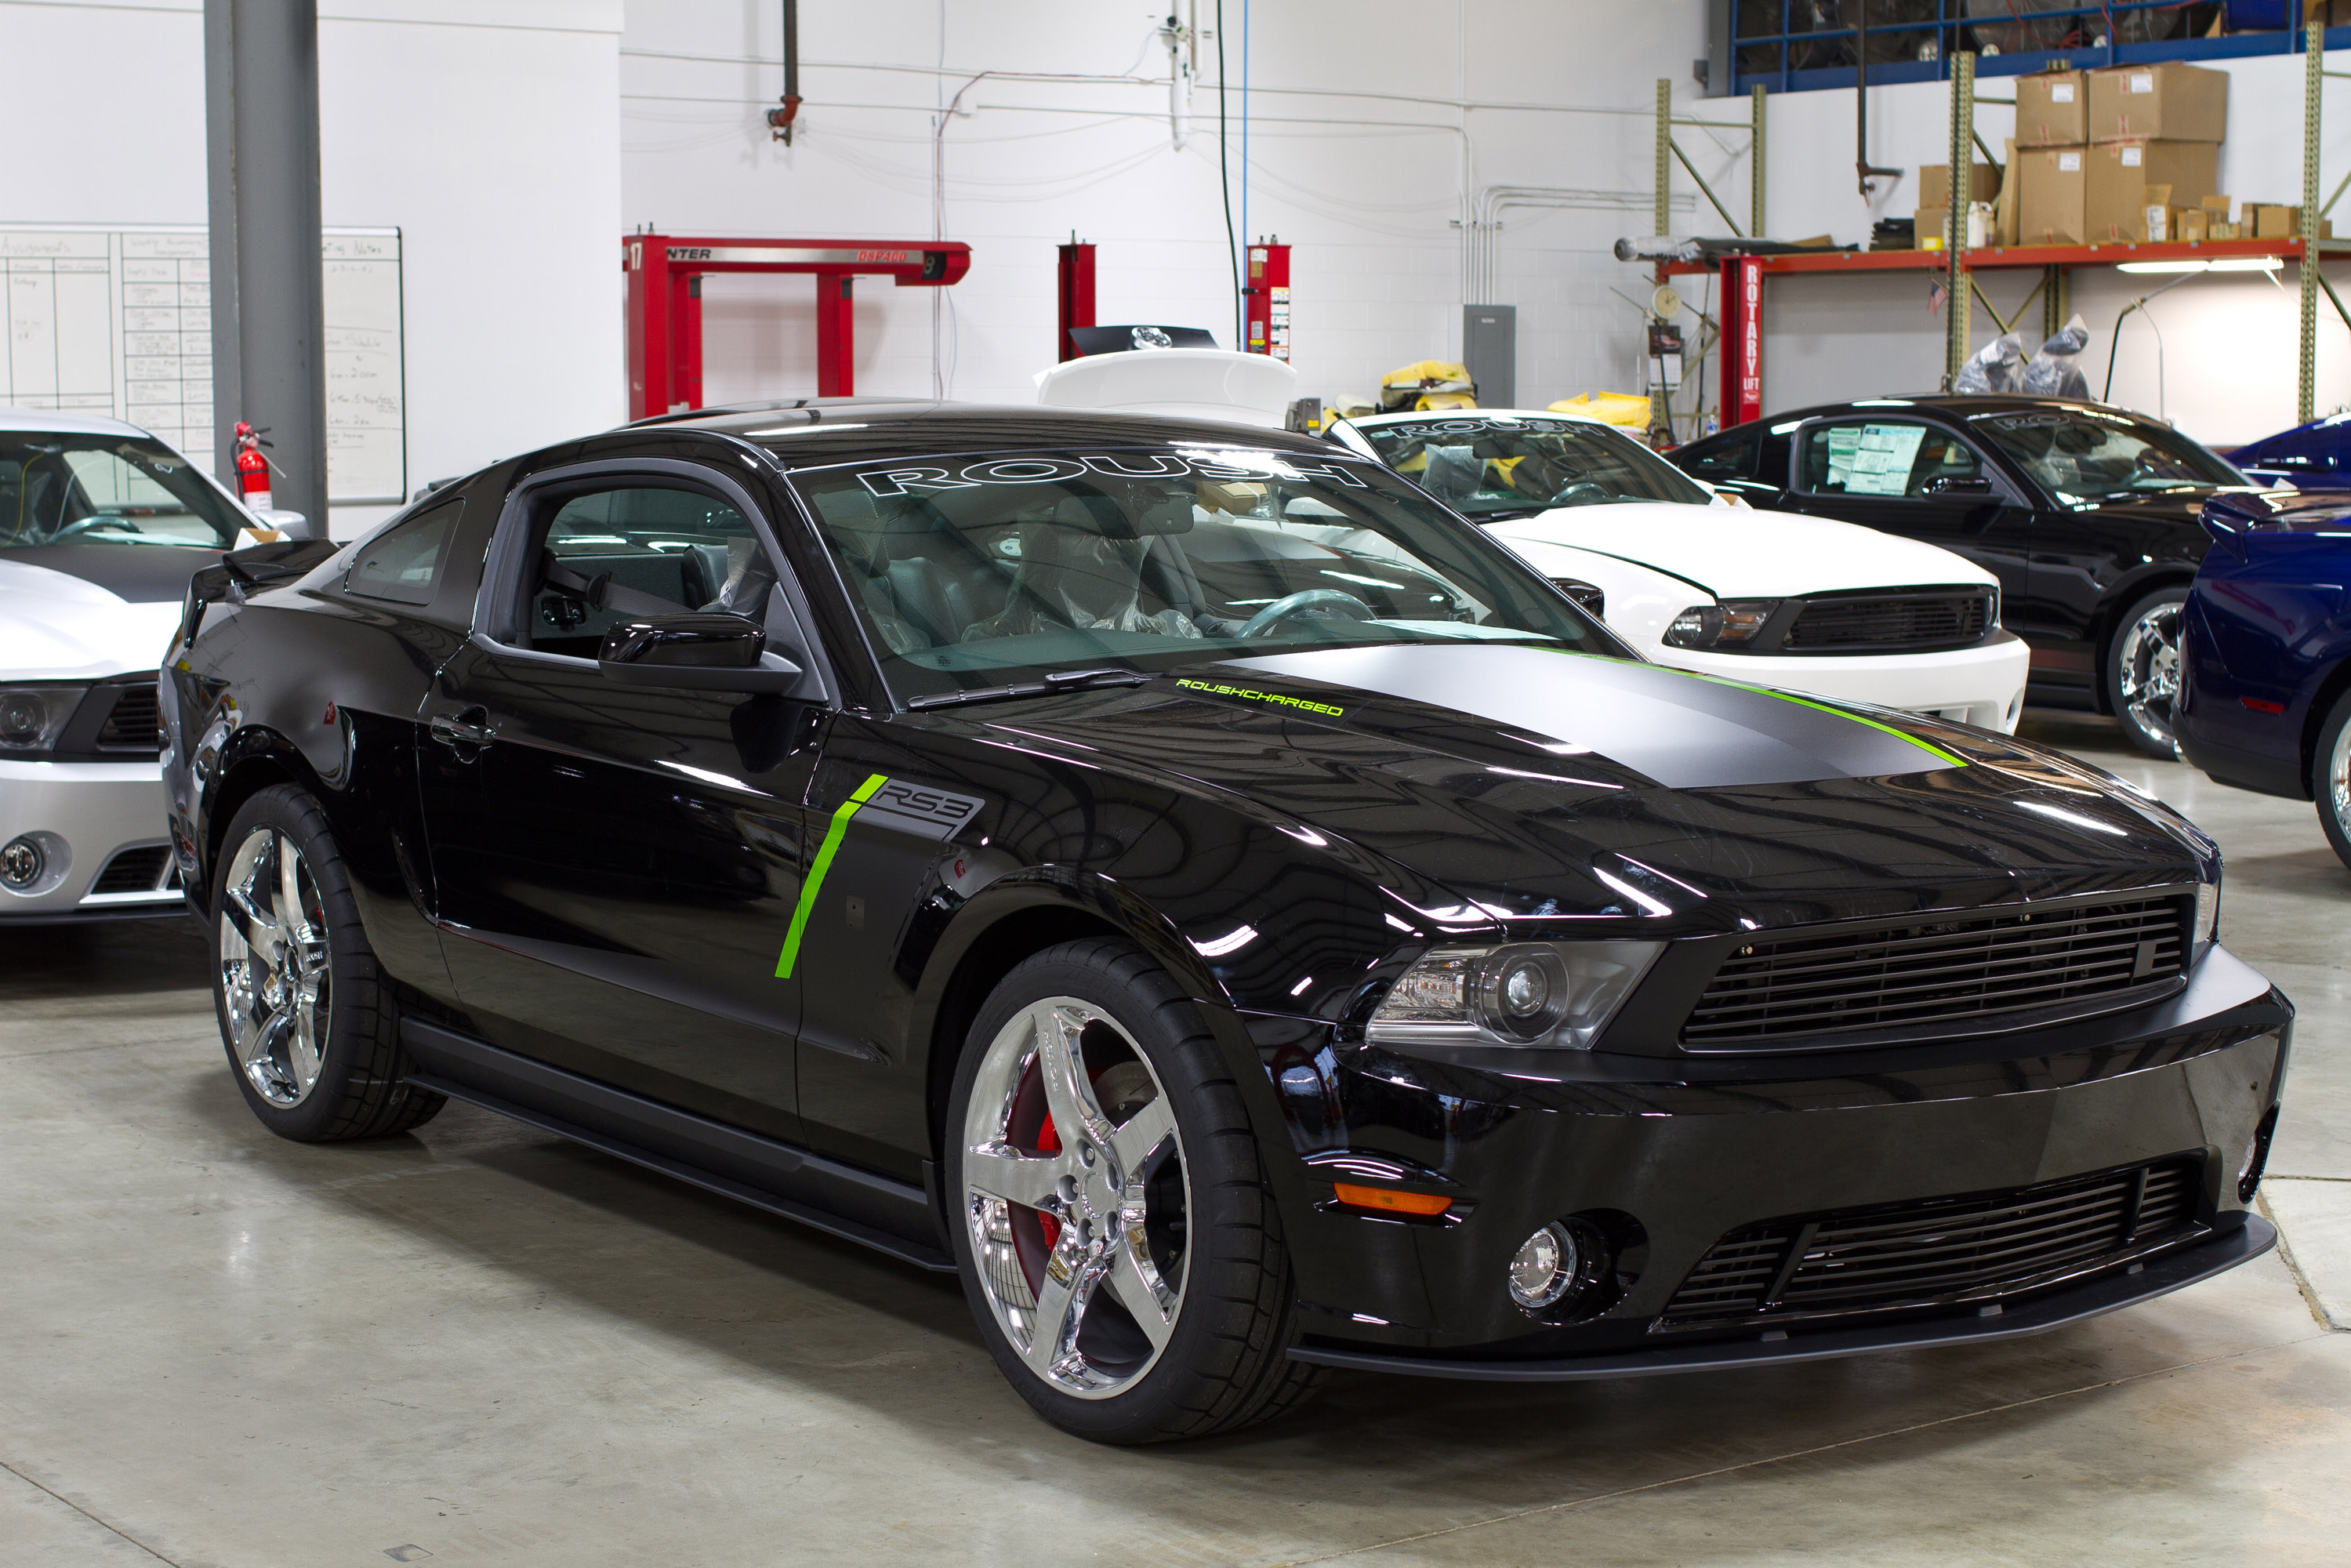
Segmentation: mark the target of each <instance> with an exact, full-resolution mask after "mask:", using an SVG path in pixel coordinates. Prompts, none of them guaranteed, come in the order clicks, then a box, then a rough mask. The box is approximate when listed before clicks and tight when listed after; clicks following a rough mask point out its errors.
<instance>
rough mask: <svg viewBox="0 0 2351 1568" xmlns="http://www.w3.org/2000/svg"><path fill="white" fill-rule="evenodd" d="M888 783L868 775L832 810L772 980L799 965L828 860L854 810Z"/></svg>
mask: <svg viewBox="0 0 2351 1568" xmlns="http://www.w3.org/2000/svg"><path fill="white" fill-rule="evenodd" d="M888 782H890V776H889V775H888V774H886V773H875V774H872V775H871V776H869V777H868V778H867V779H866V780H865V782H864V783H862V784H860V785H859V786H858V787H857V788H856V789H855V790H853V791H852V792H851V794H850V797H849V799H848V800H843V801H842V802H841V804H840V805H839V806H838V807H836V808H835V809H834V810H833V813H832V825H831V827H829V828H827V829H826V830H825V831H824V842H823V843H821V844H820V845H818V846H817V852H816V859H814V860H812V861H810V862H809V869H808V880H807V881H806V882H804V883H801V884H800V901H799V904H796V905H794V906H793V909H792V925H791V929H790V930H789V931H787V932H785V933H784V950H783V951H782V952H780V953H778V954H777V955H776V978H778V979H779V980H789V979H790V978H791V977H792V966H793V965H794V964H796V963H798V962H799V956H800V936H801V935H802V934H803V933H805V932H806V931H807V930H808V923H809V916H810V915H811V914H812V913H814V912H815V909H816V895H817V892H818V890H819V889H820V888H821V887H823V886H824V873H827V872H829V871H831V869H832V857H833V856H834V854H836V853H837V852H839V851H840V849H841V840H842V839H843V838H844V837H846V836H847V834H848V832H849V819H850V818H852V817H853V816H855V815H857V808H859V807H860V806H862V805H863V804H865V802H866V801H868V800H872V798H873V792H874V791H875V790H876V789H881V788H882V786H883V785H884V784H887V783H888Z"/></svg>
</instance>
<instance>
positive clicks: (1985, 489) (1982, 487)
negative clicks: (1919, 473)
mask: <svg viewBox="0 0 2351 1568" xmlns="http://www.w3.org/2000/svg"><path fill="white" fill-rule="evenodd" d="M1920 494H1921V495H1927V496H1989V495H1991V480H1990V479H1987V478H1986V477H1984V476H1982V475H1980V474H1945V475H1943V476H1941V477H1939V478H1935V479H1929V480H1928V481H1927V484H1926V487H1925V488H1924V489H1923V490H1922V491H1920Z"/></svg>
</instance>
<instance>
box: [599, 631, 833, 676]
mask: <svg viewBox="0 0 2351 1568" xmlns="http://www.w3.org/2000/svg"><path fill="white" fill-rule="evenodd" d="M767 650H768V633H767V630H766V628H764V627H762V626H761V625H760V624H759V623H758V622H757V621H754V620H752V619H751V618H750V617H749V616H747V615H735V614H731V613H714V614H678V615H663V616H659V617H656V618H653V619H651V620H645V621H624V622H622V623H621V624H619V625H617V626H615V627H613V628H612V629H611V631H609V632H605V633H604V643H603V646H602V647H601V648H600V649H599V650H598V651H597V654H596V667H597V669H598V670H600V671H601V672H602V674H603V675H604V677H605V679H607V680H610V681H614V682H617V683H619V684H620V685H627V686H669V687H672V688H674V689H682V690H685V691H710V692H788V691H789V690H791V689H792V687H793V686H794V685H798V684H799V678H800V667H799V665H798V664H794V663H792V662H791V661H790V660H789V659H787V658H785V657H783V656H782V655H781V654H778V653H768V651H767Z"/></svg>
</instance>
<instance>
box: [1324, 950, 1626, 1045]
mask: <svg viewBox="0 0 2351 1568" xmlns="http://www.w3.org/2000/svg"><path fill="white" fill-rule="evenodd" d="M1664 950H1665V944H1664V943H1662V942H1512V943H1509V944H1506V945H1502V946H1488V947H1432V948H1430V949H1429V950H1428V951H1427V952H1426V953H1424V954H1422V955H1421V956H1420V958H1419V959H1418V960H1417V961H1416V963H1414V965H1413V966H1412V967H1411V968H1409V969H1407V970H1405V974H1404V977H1403V978H1402V979H1399V980H1398V981H1396V983H1395V985H1393V986H1391V987H1390V988H1388V994H1387V995H1386V996H1385V997H1384V998H1382V999H1381V1002H1380V1005H1379V1008H1378V1010H1376V1011H1375V1012H1374V1013H1373V1014H1372V1021H1371V1024H1370V1026H1369V1027H1368V1028H1367V1029H1366V1030H1364V1033H1365V1034H1366V1036H1367V1037H1368V1038H1370V1039H1371V1040H1375V1041H1379V1042H1381V1043H1383V1044H1390V1045H1405V1044H1412V1043H1416V1042H1419V1043H1427V1044H1439V1043H1443V1044H1457V1045H1549V1046H1566V1047H1569V1048H1571V1049H1573V1050H1578V1051H1588V1050H1590V1049H1591V1047H1592V1042H1593V1040H1594V1039H1595V1038H1597V1037H1598V1035H1599V1033H1600V1029H1601V1026H1602V1025H1603V1024H1605V1023H1606V1022H1607V1021H1608V1019H1609V1018H1610V1016H1611V1015H1612V1014H1614V1012H1615V1011H1616V1009H1617V1008H1618V1007H1619V1006H1621V1005H1622V1004H1623V1003H1624V1000H1625V998H1626V997H1627V996H1630V995H1631V994H1632V990H1633V986H1634V982H1635V981H1637V980H1638V979H1639V978H1640V977H1642V975H1643V974H1645V973H1646V972H1647V970H1648V967H1649V966H1650V965H1651V964H1652V963H1654V962H1655V961H1656V956H1657V955H1658V954H1659V953H1661V952H1663V951H1664Z"/></svg>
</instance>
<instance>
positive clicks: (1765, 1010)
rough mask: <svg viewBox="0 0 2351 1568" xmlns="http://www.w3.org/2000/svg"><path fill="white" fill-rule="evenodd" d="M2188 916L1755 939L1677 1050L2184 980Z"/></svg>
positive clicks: (2022, 921) (2138, 901) (2135, 910)
mask: <svg viewBox="0 0 2351 1568" xmlns="http://www.w3.org/2000/svg"><path fill="white" fill-rule="evenodd" d="M2186 913H2187V908H2186V904H2185V903H2184V901H2182V900H2179V899H2177V898H2135V899H2129V900H2126V901H2122V902H2118V903H2113V904H2088V905H2076V906H2074V907H2072V908H2058V909H2048V910H2038V909H2031V908H2026V909H2023V910H2020V911H2016V912H2013V913H2006V914H2000V915H1959V916H1955V917H1953V918H1950V919H1947V920H1934V921H1925V922H1920V923H1918V924H1917V925H1897V926H1894V927H1891V928H1880V929H1877V930H1874V931H1865V932H1860V933H1852V932H1835V933H1831V934H1827V935H1823V936H1789V937H1782V938H1780V939H1778V940H1774V941H1757V942H1750V943H1748V944H1746V945H1745V946H1741V947H1740V948H1738V949H1737V950H1736V951H1734V952H1733V953H1732V954H1731V955H1730V956H1729V957H1728V958H1726V959H1724V960H1723V963H1722V967H1720V968H1719V969H1718V970H1716V971H1715V975H1714V978H1713V979H1712V980H1711V981H1710V982H1708V985H1707V988H1706V992H1705V994H1704V995H1703V996H1701V997H1699V998H1698V1006H1697V1007H1695V1008H1694V1009H1691V1010H1690V1015H1689V1018H1688V1019H1687V1021H1686V1022H1685V1023H1684V1024H1683V1025H1682V1043H1683V1044H1684V1045H1688V1046H1698V1047H1731V1048H1736V1047H1739V1046H1742V1045H1751V1044H1757V1043H1760V1042H1763V1041H1771V1040H1793V1039H1799V1038H1802V1037H1804V1036H1808V1035H1823V1034H1839V1033H1844V1032H1848V1031H1851V1030H1881V1029H1883V1030H1896V1029H1904V1028H1908V1027H1912V1026H1916V1025H1922V1024H1939V1023H1945V1022H1949V1021H1951V1020H1954V1019H1981V1018H1987V1017H1990V1016H1991V1015H1994V1014H1999V1013H2007V1012H2022V1011H2030V1010H2036V1009H2043V1008H2049V1007H2056V1006H2060V1005H2063V1004H2066V1003H2072V1002H2075V1001H2080V1000H2084V999H2089V998H2103V997H2116V996H2119V995H2120V994H2122V993H2127V992H2133V991H2137V990H2139V989H2141V988H2146V987H2149V986H2155V985H2159V984H2161V983H2163V982H2165V981H2167V980H2169V979H2172V978H2173V977H2177V976H2178V975H2179V973H2180V971H2181V969H2182V967H2184V963H2185V956H2186V948H2187V941H2186V936H2187V933H2186V931H2185V930H2184V929H2183V925H2184V921H2185V917H2186Z"/></svg>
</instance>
